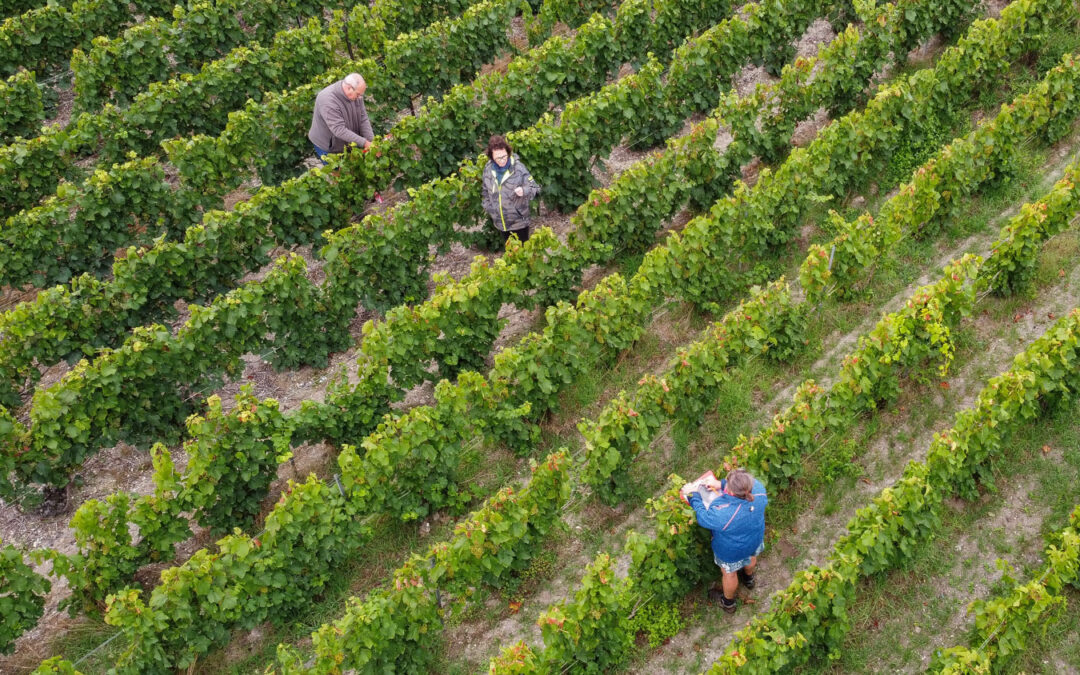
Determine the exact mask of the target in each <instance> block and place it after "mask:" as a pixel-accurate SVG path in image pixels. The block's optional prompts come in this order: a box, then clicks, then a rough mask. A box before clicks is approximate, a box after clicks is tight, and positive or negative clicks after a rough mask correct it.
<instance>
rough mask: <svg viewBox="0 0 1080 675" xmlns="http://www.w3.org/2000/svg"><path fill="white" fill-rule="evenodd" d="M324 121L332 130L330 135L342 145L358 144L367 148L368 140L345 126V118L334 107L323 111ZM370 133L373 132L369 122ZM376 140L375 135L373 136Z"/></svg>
mask: <svg viewBox="0 0 1080 675" xmlns="http://www.w3.org/2000/svg"><path fill="white" fill-rule="evenodd" d="M322 116H323V121H324V122H326V127H327V128H328V129H329V130H330V133H332V134H333V135H334V138H336V139H338V140H339V141H341V142H342V143H345V144H346V145H348V144H349V143H356V144H357V145H359V146H360V147H361V148H365V147H367V144H368V139H366V138H364V137H363V136H360V135H359V134H357V133H355V132H353V131H352V130H350V129H349V127H348V126H346V124H345V116H344V115H343V114H342V113H341V110H339V109H338V108H337V107H336V106H334V105H328V106H326V107H325V108H323V110H322ZM367 127H368V131H369V132H370V130H371V123H370V122H369V123H368V125H367ZM372 138H374V135H373V136H372Z"/></svg>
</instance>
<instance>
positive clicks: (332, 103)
mask: <svg viewBox="0 0 1080 675" xmlns="http://www.w3.org/2000/svg"><path fill="white" fill-rule="evenodd" d="M366 89H367V83H366V82H364V78H362V77H360V74H359V73H350V74H349V75H347V76H346V77H345V79H343V80H340V81H338V82H335V83H333V84H331V85H330V86H328V87H326V88H324V89H323V90H322V91H320V92H319V95H318V96H316V97H315V112H314V113H313V114H312V115H311V129H310V130H309V131H308V140H310V141H311V142H312V144H313V145H314V146H315V154H316V155H317V156H318V157H319V159H320V160H322V162H323V164H325V163H326V160H325V159H323V158H324V157H325V156H326V155H333V154H337V153H339V152H343V151H344V150H345V148H346V147H347V146H348V145H349V144H350V143H355V144H356V145H358V146H360V147H361V148H366V147H367V146H368V145H370V144H371V141H373V140H374V139H375V132H374V131H372V130H371V121H370V120H368V114H367V108H365V107H364V91H365V90H366Z"/></svg>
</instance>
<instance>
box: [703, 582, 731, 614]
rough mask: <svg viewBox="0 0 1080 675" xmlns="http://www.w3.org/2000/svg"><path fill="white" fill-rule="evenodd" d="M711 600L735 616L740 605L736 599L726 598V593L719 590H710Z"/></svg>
mask: <svg viewBox="0 0 1080 675" xmlns="http://www.w3.org/2000/svg"><path fill="white" fill-rule="evenodd" d="M709 600H712V601H713V602H718V603H720V607H721V608H722V609H723V610H724V611H725V612H727V613H728V614H734V613H735V608H736V605H737V604H738V603H737V602H736V600H735V599H731V600H728V599H727V598H726V597H724V592H723V591H721V590H720V589H718V588H710V589H709Z"/></svg>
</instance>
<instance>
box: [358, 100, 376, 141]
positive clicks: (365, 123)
mask: <svg viewBox="0 0 1080 675" xmlns="http://www.w3.org/2000/svg"><path fill="white" fill-rule="evenodd" d="M360 135H361V136H363V137H364V138H366V139H367V141H368V143H371V142H372V141H374V140H375V132H374V131H373V130H372V128H371V120H370V119H368V114H367V106H366V105H364V101H363V100H361V101H360ZM361 145H363V144H362V143H361Z"/></svg>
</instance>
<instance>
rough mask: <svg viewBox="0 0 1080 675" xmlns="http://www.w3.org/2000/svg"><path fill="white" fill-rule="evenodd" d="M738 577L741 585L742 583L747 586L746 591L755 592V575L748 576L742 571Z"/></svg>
mask: <svg viewBox="0 0 1080 675" xmlns="http://www.w3.org/2000/svg"><path fill="white" fill-rule="evenodd" d="M738 575H739V583H741V584H742V585H743V586H746V590H748V591H752V590H754V585H755V583H754V575H753V574H747V573H746V572H744V571H742V570H739V571H738Z"/></svg>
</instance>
